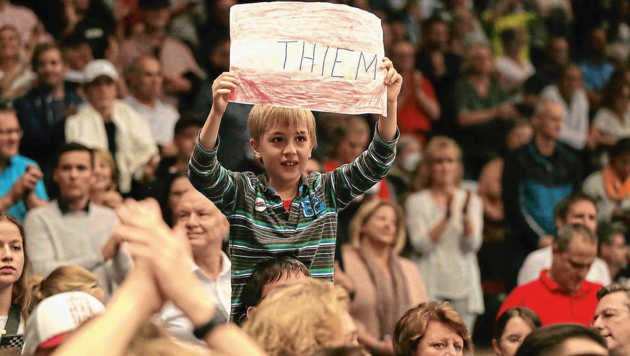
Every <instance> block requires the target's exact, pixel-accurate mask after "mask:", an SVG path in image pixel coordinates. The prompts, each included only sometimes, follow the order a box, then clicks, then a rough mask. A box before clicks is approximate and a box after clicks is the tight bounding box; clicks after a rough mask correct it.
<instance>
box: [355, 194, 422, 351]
mask: <svg viewBox="0 0 630 356" xmlns="http://www.w3.org/2000/svg"><path fill="white" fill-rule="evenodd" d="M405 241H406V231H405V222H404V216H403V213H402V211H401V209H400V207H399V206H398V205H396V204H393V203H390V202H387V201H384V200H378V199H376V200H371V201H369V202H367V203H364V204H363V206H361V209H359V211H358V212H357V214H356V215H355V216H354V219H353V220H352V223H351V225H350V243H351V245H350V246H345V247H344V249H343V261H344V265H345V272H346V274H347V275H348V277H349V278H350V279H351V280H352V282H353V284H354V285H355V286H356V290H355V297H354V300H353V301H352V303H351V304H350V315H352V317H353V318H354V320H355V321H357V322H358V324H360V325H362V326H364V327H365V329H362V328H359V329H360V332H359V341H360V342H361V343H362V344H364V345H365V346H366V347H367V348H368V349H372V351H373V352H378V353H379V354H390V355H391V354H393V349H392V347H393V346H392V342H391V335H392V334H393V333H394V327H395V326H396V321H398V319H399V318H400V317H401V316H402V315H403V314H404V313H405V312H406V311H407V310H409V308H411V307H413V306H414V305H418V303H421V302H425V301H427V300H428V299H427V295H426V290H425V288H424V283H423V282H422V277H420V273H419V272H418V268H417V267H416V265H415V264H414V263H413V262H412V261H410V260H408V259H406V258H402V257H400V256H398V254H399V253H400V251H401V250H402V249H403V247H404V246H405Z"/></svg>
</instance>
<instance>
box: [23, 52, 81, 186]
mask: <svg viewBox="0 0 630 356" xmlns="http://www.w3.org/2000/svg"><path fill="white" fill-rule="evenodd" d="M32 62H33V69H34V70H35V72H36V73H37V79H38V85H37V86H36V87H34V88H33V89H31V90H30V91H29V92H28V93H27V94H26V95H24V96H22V97H20V98H19V99H17V100H16V101H15V102H14V107H15V110H16V112H17V116H18V120H19V121H20V127H22V129H23V132H24V133H23V136H22V140H21V142H20V146H21V150H20V153H21V154H22V155H24V156H26V157H28V158H30V159H32V160H34V161H35V162H37V163H38V164H39V166H40V167H41V168H42V170H43V171H44V183H45V184H46V188H47V189H48V190H49V191H50V190H51V189H50V188H51V187H52V186H53V182H52V171H53V170H54V169H55V159H56V157H55V153H56V152H57V151H58V150H59V146H60V145H62V144H63V142H64V127H65V124H66V118H67V117H68V116H69V115H73V114H74V113H76V111H77V107H78V106H79V105H80V104H81V103H82V102H83V100H82V99H81V98H80V97H79V95H77V93H76V91H75V90H74V89H73V88H71V87H70V86H67V85H65V83H64V75H65V74H66V73H67V71H68V63H67V62H66V58H65V57H64V56H63V55H62V53H61V49H60V48H59V47H58V46H57V45H54V44H42V45H39V46H38V47H36V48H35V52H34V54H33V61H32Z"/></svg>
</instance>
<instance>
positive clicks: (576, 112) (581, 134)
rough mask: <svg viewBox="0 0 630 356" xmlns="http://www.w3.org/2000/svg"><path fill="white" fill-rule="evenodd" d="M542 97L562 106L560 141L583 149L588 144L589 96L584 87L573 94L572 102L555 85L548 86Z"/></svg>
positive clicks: (577, 148)
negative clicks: (566, 99)
mask: <svg viewBox="0 0 630 356" xmlns="http://www.w3.org/2000/svg"><path fill="white" fill-rule="evenodd" d="M540 97H541V99H547V100H551V101H553V102H556V103H558V104H560V105H561V106H562V110H563V112H564V117H563V119H562V128H561V129H560V141H562V142H564V143H566V144H567V145H569V146H571V147H573V148H575V149H576V150H581V149H583V148H584V146H585V145H586V136H587V135H588V109H589V105H588V97H587V96H586V92H585V91H584V89H578V90H576V91H575V93H574V94H573V98H571V102H570V103H567V102H566V101H564V99H563V98H562V95H560V90H558V87H557V86H555V85H550V86H548V87H546V88H545V89H544V90H543V91H542V94H541V95H540Z"/></svg>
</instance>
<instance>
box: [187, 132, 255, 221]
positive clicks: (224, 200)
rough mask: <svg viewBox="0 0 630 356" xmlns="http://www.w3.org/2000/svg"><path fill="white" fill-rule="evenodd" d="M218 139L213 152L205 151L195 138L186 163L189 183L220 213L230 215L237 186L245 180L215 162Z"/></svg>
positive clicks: (238, 174) (240, 175) (236, 193)
mask: <svg viewBox="0 0 630 356" xmlns="http://www.w3.org/2000/svg"><path fill="white" fill-rule="evenodd" d="M219 144H220V139H219V138H218V137H217V144H216V147H215V148H214V150H207V149H205V148H204V147H203V146H202V145H201V143H200V142H199V138H197V143H195V149H194V150H193V154H192V156H191V157H190V161H189V163H188V178H189V179H190V183H191V184H192V185H193V187H195V189H197V190H198V191H200V192H201V193H202V194H203V195H205V196H206V197H207V198H208V199H210V200H211V201H212V202H213V203H214V205H216V207H217V208H219V210H221V212H222V213H224V214H226V215H229V214H231V213H232V211H233V209H234V207H235V206H236V205H235V202H236V197H237V196H238V191H239V186H242V185H241V184H242V183H244V181H245V180H246V178H245V177H244V176H243V174H241V173H236V172H231V171H228V170H227V169H225V168H223V166H221V164H220V163H219V160H217V151H218V149H219Z"/></svg>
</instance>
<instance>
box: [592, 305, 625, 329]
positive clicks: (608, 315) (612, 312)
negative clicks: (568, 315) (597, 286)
mask: <svg viewBox="0 0 630 356" xmlns="http://www.w3.org/2000/svg"><path fill="white" fill-rule="evenodd" d="M628 313H630V310H620V309H613V308H610V309H605V310H604V311H602V312H601V313H600V314H595V315H594V316H593V318H592V319H591V326H595V323H596V322H597V320H598V319H600V318H601V320H602V321H603V322H604V323H606V322H608V321H609V320H610V319H612V318H616V317H618V316H621V315H624V314H628Z"/></svg>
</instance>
